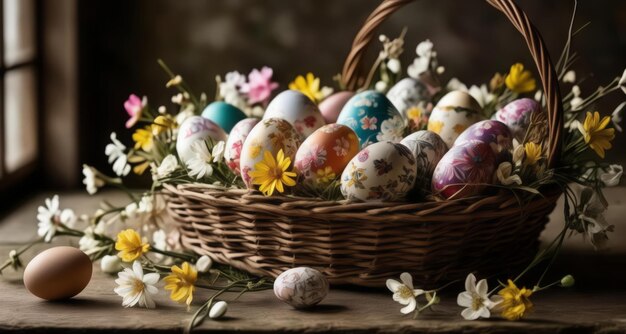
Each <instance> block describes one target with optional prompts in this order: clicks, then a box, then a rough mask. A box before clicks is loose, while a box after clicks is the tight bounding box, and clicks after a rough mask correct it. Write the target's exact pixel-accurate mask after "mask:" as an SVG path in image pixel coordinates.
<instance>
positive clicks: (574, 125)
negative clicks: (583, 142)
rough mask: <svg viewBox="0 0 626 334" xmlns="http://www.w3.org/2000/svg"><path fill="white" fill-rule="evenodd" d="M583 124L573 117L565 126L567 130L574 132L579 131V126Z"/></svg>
mask: <svg viewBox="0 0 626 334" xmlns="http://www.w3.org/2000/svg"><path fill="white" fill-rule="evenodd" d="M582 126H583V125H582V123H580V121H579V120H577V119H574V120H572V121H571V122H570V123H569V126H568V127H567V131H568V132H575V131H579V130H578V129H579V128H581V127H582Z"/></svg>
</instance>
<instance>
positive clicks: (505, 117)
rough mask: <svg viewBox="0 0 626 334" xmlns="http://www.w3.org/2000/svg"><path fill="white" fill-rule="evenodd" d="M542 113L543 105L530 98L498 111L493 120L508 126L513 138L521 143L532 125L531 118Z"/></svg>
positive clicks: (517, 101) (512, 103) (516, 101)
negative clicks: (537, 113)
mask: <svg viewBox="0 0 626 334" xmlns="http://www.w3.org/2000/svg"><path fill="white" fill-rule="evenodd" d="M540 111H541V105H540V104H539V102H537V101H535V100H533V99H529V98H522V99H518V100H515V101H512V102H510V103H509V104H507V105H506V106H504V107H503V108H502V109H500V110H498V111H497V112H496V113H495V114H494V116H493V119H495V120H497V121H500V122H502V123H504V124H506V125H507V126H508V127H509V129H511V132H512V133H513V137H514V138H515V139H517V141H519V142H520V143H521V142H522V141H523V140H524V136H525V135H526V130H528V126H529V125H530V116H531V115H532V114H533V113H535V112H540Z"/></svg>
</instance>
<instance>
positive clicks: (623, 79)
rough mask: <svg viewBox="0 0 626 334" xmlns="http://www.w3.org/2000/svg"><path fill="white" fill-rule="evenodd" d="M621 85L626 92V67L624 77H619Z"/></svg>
mask: <svg viewBox="0 0 626 334" xmlns="http://www.w3.org/2000/svg"><path fill="white" fill-rule="evenodd" d="M619 86H620V87H621V88H622V91H623V92H624V94H626V69H624V73H623V74H622V77H621V78H620V79H619Z"/></svg>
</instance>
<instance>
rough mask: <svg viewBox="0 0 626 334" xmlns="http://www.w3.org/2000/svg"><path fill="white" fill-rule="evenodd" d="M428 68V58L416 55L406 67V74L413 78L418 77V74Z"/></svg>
mask: <svg viewBox="0 0 626 334" xmlns="http://www.w3.org/2000/svg"><path fill="white" fill-rule="evenodd" d="M429 68H430V58H427V57H417V58H415V59H414V60H413V63H412V64H411V65H409V67H407V74H408V75H409V76H410V77H411V78H414V79H419V77H420V75H421V74H422V73H424V72H426V71H428V69H429Z"/></svg>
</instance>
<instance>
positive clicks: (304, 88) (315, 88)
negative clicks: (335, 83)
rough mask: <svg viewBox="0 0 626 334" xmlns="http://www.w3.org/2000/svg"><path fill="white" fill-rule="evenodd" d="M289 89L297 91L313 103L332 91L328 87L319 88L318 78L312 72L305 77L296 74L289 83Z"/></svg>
mask: <svg viewBox="0 0 626 334" xmlns="http://www.w3.org/2000/svg"><path fill="white" fill-rule="evenodd" d="M289 89H292V90H297V91H299V92H300V93H302V94H304V95H306V96H307V97H308V98H309V99H311V101H313V102H315V103H318V102H320V101H321V100H323V99H324V98H325V97H326V96H328V95H329V94H330V93H331V92H332V89H331V88H329V87H322V88H321V89H320V78H316V77H315V76H314V75H313V73H310V72H309V73H307V75H306V79H305V78H304V77H303V76H301V75H299V76H297V77H296V79H295V80H294V81H292V82H291V83H290V84H289Z"/></svg>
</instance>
